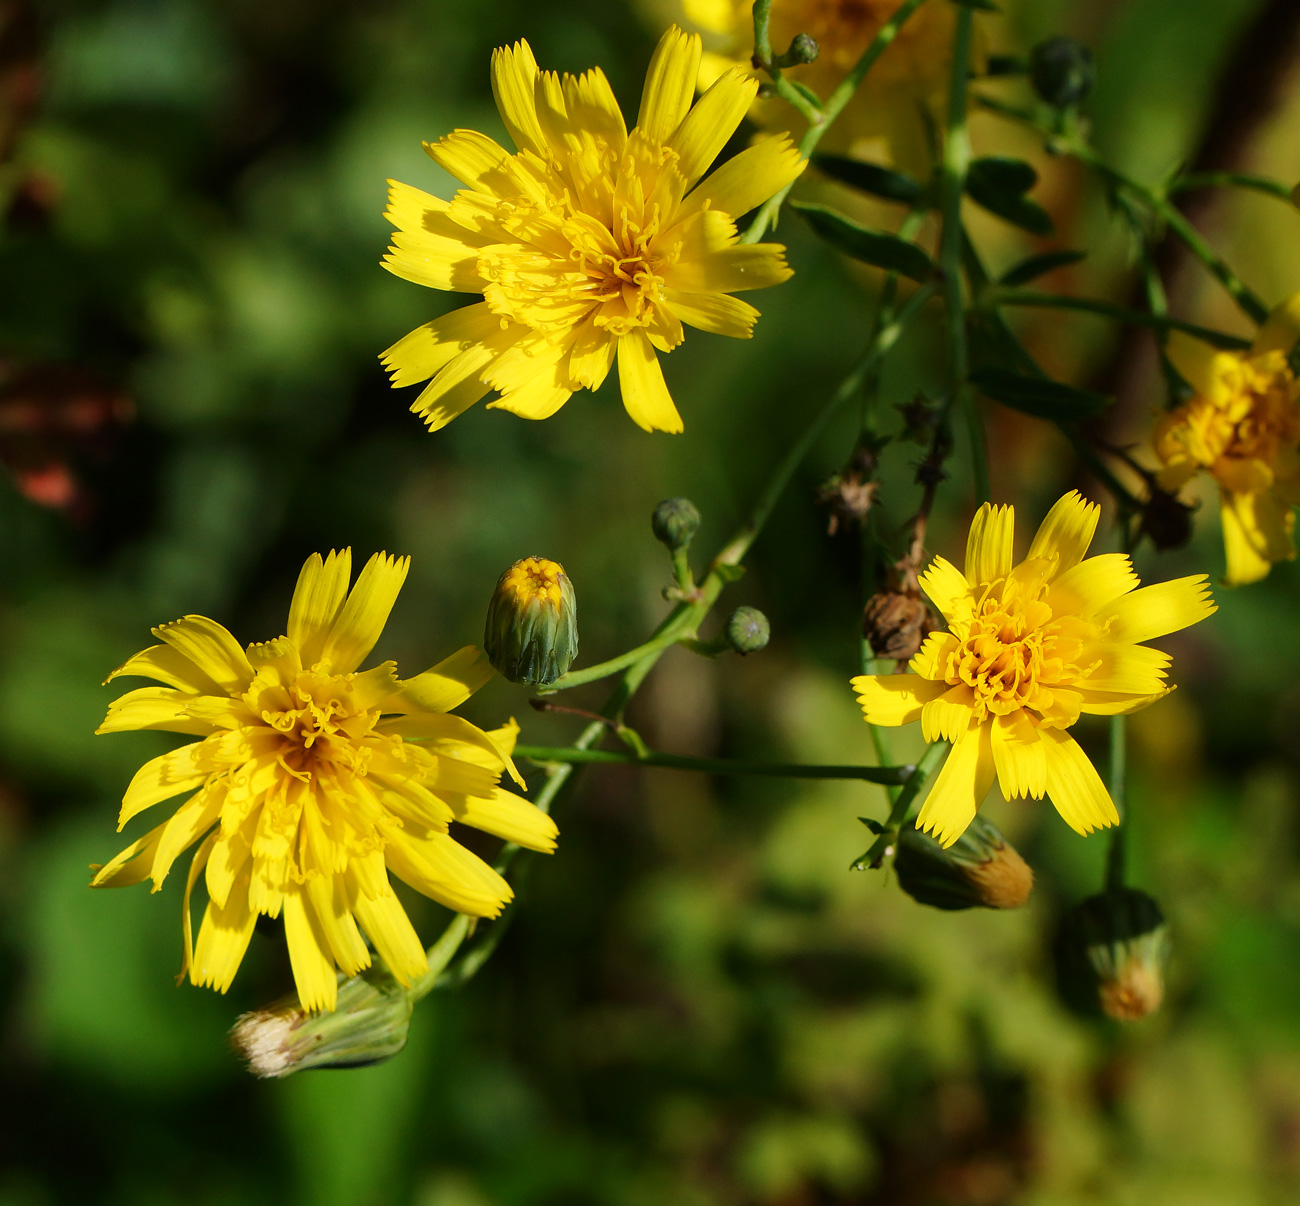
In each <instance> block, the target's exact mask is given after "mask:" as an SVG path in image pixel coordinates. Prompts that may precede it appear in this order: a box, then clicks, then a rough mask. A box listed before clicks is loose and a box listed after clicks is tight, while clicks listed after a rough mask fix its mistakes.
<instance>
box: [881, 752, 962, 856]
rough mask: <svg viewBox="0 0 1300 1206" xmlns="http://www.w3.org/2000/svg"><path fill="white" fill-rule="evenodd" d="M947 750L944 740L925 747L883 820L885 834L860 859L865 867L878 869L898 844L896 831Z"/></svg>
mask: <svg viewBox="0 0 1300 1206" xmlns="http://www.w3.org/2000/svg"><path fill="white" fill-rule="evenodd" d="M950 748H951V747H950V746H949V745H948V743H947V742H946V741H936V742H934V743H933V744H932V745H929V746H927V747H926V751H925V753H924V754H922V755H921V761H920V762H918V763H917V764H916V766H915V767H914V768H913V770H912V773H911V774H910V775H908V777H907V782H906V783H904V784H903V788H902V790H901V791H900V792H899V793H898V795H896V796H895V797H894V802H893V805H892V807H891V808H890V810H889V818H888V819H887V820H886V821H885V832H884V833H882V834H881V835H880V836H879V837H878V838H876V840H875V841H874V842H873V843H872V844H871V849H870V850H868V851H867V853H866V854H865V855H864V856H863V859H862V861H863V862H864V863H866V864H867V865H868V866H870V867H878V866H880V864H881V862H883V861H884V859H885V858H887V857H888V856H889V854H890V853H891V852H892V850H893V847H894V845H895V843H896V842H897V841H898V831H899V829H900V828H902V826H903V823H904V822H905V821H906V820H907V814H908V812H910V811H911V808H912V804H913V802H914V801H915V800H916V797H917V796H918V795H919V794H920V792H921V788H923V787H924V786H925V785H926V784H927V783H928V782H929V781H930V776H931V775H932V774H934V772H935V771H936V770H937V769H938V767H939V764H940V763H941V762H942V761H943V760H944V758H945V757H946V756H947V753H948V750H949V749H950Z"/></svg>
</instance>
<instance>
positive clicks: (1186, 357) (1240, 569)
mask: <svg viewBox="0 0 1300 1206" xmlns="http://www.w3.org/2000/svg"><path fill="white" fill-rule="evenodd" d="M1298 332H1300V294H1296V296H1295V297H1293V298H1291V300H1290V301H1288V302H1287V303H1285V304H1284V305H1282V306H1279V307H1278V309H1277V310H1275V311H1274V312H1273V314H1272V316H1271V317H1270V318H1269V320H1268V321H1267V322H1266V323H1265V324H1264V325H1263V327H1261V328H1260V332H1259V335H1258V336H1257V338H1256V339H1255V342H1254V344H1253V345H1252V347H1251V349H1250V351H1248V352H1223V351H1218V350H1216V349H1214V348H1212V347H1210V346H1209V345H1208V344H1205V343H1201V342H1200V341H1199V340H1197V339H1193V338H1192V337H1191V336H1189V335H1184V334H1182V333H1181V332H1175V333H1174V334H1173V335H1171V336H1170V339H1169V344H1168V353H1169V356H1170V359H1171V360H1173V362H1174V367H1175V368H1177V369H1178V371H1179V372H1180V373H1181V374H1182V375H1183V376H1184V377H1185V378H1186V379H1187V381H1188V382H1189V383H1190V384H1191V386H1192V388H1193V389H1195V391H1196V394H1195V396H1194V397H1193V398H1192V399H1191V401H1189V402H1187V403H1185V404H1184V405H1182V406H1180V407H1178V408H1177V409H1176V410H1172V411H1170V412H1169V413H1168V414H1167V415H1165V416H1164V418H1162V419H1161V420H1160V422H1159V423H1158V424H1157V425H1156V428H1155V431H1154V433H1153V434H1152V444H1153V446H1154V448H1155V453H1156V456H1158V457H1159V458H1160V463H1161V468H1160V470H1159V472H1158V473H1157V475H1156V478H1157V481H1158V482H1159V484H1160V486H1161V487H1162V488H1163V489H1165V490H1168V491H1170V492H1171V493H1176V492H1177V491H1178V490H1179V489H1181V488H1182V487H1183V486H1184V485H1185V484H1186V483H1187V482H1188V481H1190V480H1191V479H1192V478H1193V477H1195V476H1197V474H1199V473H1203V472H1208V473H1209V474H1211V475H1212V476H1213V477H1214V479H1215V480H1216V481H1217V482H1218V483H1219V495H1220V498H1221V500H1222V510H1221V514H1222V517H1223V543H1224V550H1225V553H1226V557H1227V566H1228V569H1227V574H1226V575H1225V578H1224V581H1225V582H1227V583H1228V584H1229V585H1231V586H1240V585H1242V584H1244V583H1247V582H1257V581H1258V580H1259V579H1261V578H1263V577H1266V576H1267V574H1268V571H1269V568H1270V567H1271V566H1272V564H1273V563H1274V562H1275V561H1288V560H1290V559H1292V558H1294V557H1295V545H1294V543H1293V542H1292V538H1291V534H1292V531H1293V529H1294V527H1295V515H1294V513H1293V512H1292V510H1291V508H1292V506H1293V505H1295V504H1296V503H1300V452H1298V451H1297V448H1300V382H1297V380H1296V378H1295V374H1294V373H1293V372H1292V371H1291V368H1290V366H1289V365H1288V363H1287V353H1288V352H1289V351H1290V350H1291V347H1292V345H1294V343H1295V341H1296V335H1297V333H1298Z"/></svg>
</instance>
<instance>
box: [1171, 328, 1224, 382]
mask: <svg viewBox="0 0 1300 1206" xmlns="http://www.w3.org/2000/svg"><path fill="white" fill-rule="evenodd" d="M1165 355H1166V356H1168V357H1169V359H1170V361H1171V362H1172V363H1173V366H1174V368H1176V369H1177V370H1178V374H1179V376H1180V377H1182V378H1183V380H1184V381H1186V382H1187V384H1188V385H1190V386H1191V387H1192V388H1193V389H1194V390H1195V391H1196V392H1197V393H1198V394H1200V395H1201V396H1202V397H1205V398H1208V397H1211V396H1212V395H1213V394H1214V392H1215V383H1216V382H1217V380H1218V379H1219V377H1220V376H1222V374H1223V373H1224V372H1231V371H1232V370H1234V369H1235V368H1236V366H1237V364H1238V362H1239V361H1240V360H1241V357H1240V356H1238V355H1236V354H1234V353H1232V352H1224V351H1220V350H1219V349H1218V348H1215V347H1211V346H1210V345H1209V344H1208V343H1205V342H1204V341H1202V340H1200V339H1196V338H1194V337H1193V336H1191V335H1188V334H1187V333H1186V332H1185V331H1171V332H1170V333H1169V339H1168V341H1167V342H1166V343H1165Z"/></svg>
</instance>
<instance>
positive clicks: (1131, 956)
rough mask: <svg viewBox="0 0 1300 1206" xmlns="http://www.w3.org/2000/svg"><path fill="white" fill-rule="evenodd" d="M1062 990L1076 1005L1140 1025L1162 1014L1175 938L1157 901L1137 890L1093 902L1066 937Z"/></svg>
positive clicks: (1073, 918)
mask: <svg viewBox="0 0 1300 1206" xmlns="http://www.w3.org/2000/svg"><path fill="white" fill-rule="evenodd" d="M1062 948H1063V949H1062V950H1061V952H1060V955H1061V972H1062V977H1063V982H1062V987H1063V989H1064V990H1065V992H1066V995H1067V997H1068V998H1070V999H1071V1000H1072V1003H1075V1004H1078V1005H1082V1006H1084V1007H1085V1008H1090V1009H1093V1010H1096V1009H1100V1010H1101V1011H1102V1012H1103V1013H1105V1014H1106V1016H1107V1017H1111V1018H1114V1019H1115V1021H1117V1022H1136V1021H1139V1020H1140V1019H1142V1018H1145V1017H1148V1016H1150V1015H1151V1014H1153V1013H1155V1012H1156V1010H1158V1009H1159V1008H1160V1005H1161V1003H1162V1002H1163V1000H1164V995H1165V981H1164V969H1165V964H1166V963H1167V962H1168V960H1169V936H1168V932H1167V930H1166V928H1165V918H1164V914H1163V913H1162V912H1161V911H1160V906H1159V905H1158V904H1157V903H1156V902H1155V900H1154V899H1153V898H1152V897H1150V896H1148V895H1147V894H1146V893H1145V892H1140V891H1138V890H1137V889H1136V888H1120V889H1117V890H1115V891H1112V892H1103V893H1100V894H1099V895H1097V896H1090V897H1089V898H1088V899H1087V900H1085V901H1084V902H1083V903H1082V904H1080V905H1077V906H1076V907H1075V908H1074V909H1072V910H1071V911H1070V913H1069V915H1068V916H1067V917H1066V919H1065V924H1064V927H1063V931H1062Z"/></svg>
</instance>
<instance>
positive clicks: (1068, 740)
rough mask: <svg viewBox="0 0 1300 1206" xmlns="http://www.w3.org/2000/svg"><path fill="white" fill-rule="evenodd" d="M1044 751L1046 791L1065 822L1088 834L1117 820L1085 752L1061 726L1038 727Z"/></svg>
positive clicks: (1112, 806) (1114, 823) (1113, 806)
mask: <svg viewBox="0 0 1300 1206" xmlns="http://www.w3.org/2000/svg"><path fill="white" fill-rule="evenodd" d="M1038 736H1039V739H1040V740H1041V741H1042V742H1043V748H1044V750H1045V752H1046V754H1047V794H1048V795H1049V796H1050V797H1051V799H1052V803H1053V804H1054V805H1055V806H1056V811H1057V812H1059V813H1060V814H1061V816H1062V817H1063V818H1064V820H1065V823H1066V824H1067V825H1069V827H1070V828H1071V829H1073V830H1075V832H1077V833H1083V834H1088V833H1091V832H1092V831H1093V830H1094V829H1105V828H1106V827H1107V826H1109V825H1118V824H1119V813H1117V812H1116V811H1115V803H1114V801H1113V800H1111V798H1110V793H1109V792H1108V791H1107V790H1106V787H1105V785H1104V784H1103V783H1102V781H1101V777H1100V776H1099V775H1098V774H1097V771H1096V769H1095V768H1094V767H1093V765H1092V763H1091V762H1089V761H1088V755H1087V754H1085V753H1084V752H1083V750H1082V749H1080V748H1079V744H1078V742H1076V741H1075V740H1074V738H1073V737H1071V736H1070V735H1069V734H1068V733H1066V732H1063V731H1062V730H1061V729H1046V728H1040V729H1039V730H1038Z"/></svg>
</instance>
